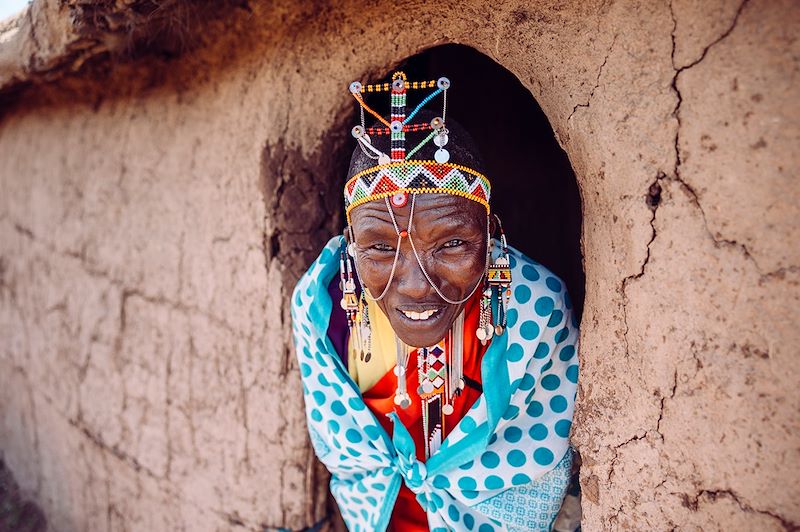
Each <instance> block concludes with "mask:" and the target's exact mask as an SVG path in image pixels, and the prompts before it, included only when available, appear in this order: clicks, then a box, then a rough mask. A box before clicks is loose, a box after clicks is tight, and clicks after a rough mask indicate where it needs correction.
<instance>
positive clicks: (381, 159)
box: [378, 153, 392, 164]
mask: <svg viewBox="0 0 800 532" xmlns="http://www.w3.org/2000/svg"><path fill="white" fill-rule="evenodd" d="M390 162H392V159H391V158H390V157H389V156H388V155H386V154H385V153H381V154H380V155H379V156H378V164H389V163H390Z"/></svg>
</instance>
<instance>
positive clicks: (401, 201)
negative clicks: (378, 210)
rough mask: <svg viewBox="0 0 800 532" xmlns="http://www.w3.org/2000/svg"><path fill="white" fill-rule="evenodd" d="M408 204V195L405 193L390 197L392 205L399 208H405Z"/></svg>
mask: <svg viewBox="0 0 800 532" xmlns="http://www.w3.org/2000/svg"><path fill="white" fill-rule="evenodd" d="M407 203H408V194H406V193H405V192H398V193H397V194H395V195H393V196H392V205H393V206H395V207H397V208H400V207H405V206H406V204H407Z"/></svg>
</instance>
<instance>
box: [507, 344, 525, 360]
mask: <svg viewBox="0 0 800 532" xmlns="http://www.w3.org/2000/svg"><path fill="white" fill-rule="evenodd" d="M524 355H525V351H524V350H523V349H522V346H521V345H519V344H511V345H510V346H509V347H508V349H506V359H508V361H509V362H519V361H520V360H522V357H523V356H524Z"/></svg>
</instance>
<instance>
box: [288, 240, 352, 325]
mask: <svg viewBox="0 0 800 532" xmlns="http://www.w3.org/2000/svg"><path fill="white" fill-rule="evenodd" d="M343 241H344V237H342V236H341V235H337V236H334V237H333V238H331V239H330V240H328V243H327V244H325V247H324V248H322V251H321V252H320V254H319V255H318V256H317V258H316V259H315V260H314V262H312V263H311V266H309V267H308V269H307V270H306V272H305V273H304V274H303V275H301V276H300V279H299V280H298V281H297V284H296V285H295V287H294V291H293V292H292V300H291V301H292V302H291V308H292V313H294V312H295V311H296V310H298V309H300V308H303V307H305V306H306V305H308V303H309V302H310V300H311V299H312V294H313V293H314V292H315V289H316V286H317V283H320V282H323V283H328V282H330V280H331V278H332V277H333V275H334V273H336V272H338V271H339V248H340V247H341V245H342V242H343ZM326 286H327V284H326Z"/></svg>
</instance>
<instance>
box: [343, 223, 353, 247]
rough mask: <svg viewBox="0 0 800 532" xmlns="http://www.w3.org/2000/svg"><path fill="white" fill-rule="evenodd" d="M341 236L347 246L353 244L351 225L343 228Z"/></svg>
mask: <svg viewBox="0 0 800 532" xmlns="http://www.w3.org/2000/svg"><path fill="white" fill-rule="evenodd" d="M343 236H344V241H345V243H346V244H347V245H348V246H349V245H350V244H352V243H353V226H352V225H349V224H348V225H346V226H344V230H343Z"/></svg>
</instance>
